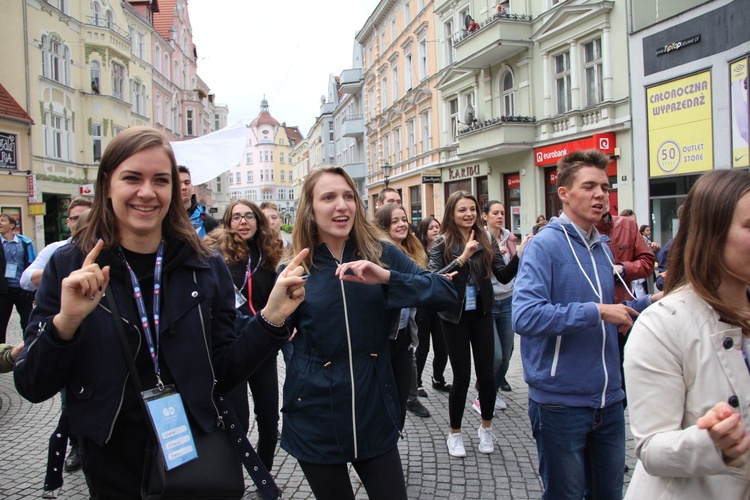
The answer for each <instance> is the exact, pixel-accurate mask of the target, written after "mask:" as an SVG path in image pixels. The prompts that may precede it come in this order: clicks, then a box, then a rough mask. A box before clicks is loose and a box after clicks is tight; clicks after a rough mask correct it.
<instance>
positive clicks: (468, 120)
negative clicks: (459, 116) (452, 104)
mask: <svg viewBox="0 0 750 500" xmlns="http://www.w3.org/2000/svg"><path fill="white" fill-rule="evenodd" d="M475 121H477V119H476V115H475V114H474V106H472V105H471V104H469V105H467V106H466V109H464V123H465V124H466V125H471V124H472V123H474V122H475Z"/></svg>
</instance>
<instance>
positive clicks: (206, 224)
mask: <svg viewBox="0 0 750 500" xmlns="http://www.w3.org/2000/svg"><path fill="white" fill-rule="evenodd" d="M177 171H178V172H179V174H180V197H181V198H182V205H183V206H184V207H185V210H187V213H188V217H190V222H191V223H192V224H193V227H194V228H195V232H196V233H198V237H199V238H200V239H203V238H205V236H206V235H207V234H208V233H210V232H211V231H213V230H214V229H216V228H217V227H219V223H218V222H216V219H214V218H213V217H211V216H210V215H209V214H207V213H206V207H204V206H202V205H199V204H198V201H197V200H196V199H195V194H194V193H193V181H192V178H191V177H190V170H189V169H188V168H187V167H185V166H182V165H180V166H178V167H177Z"/></svg>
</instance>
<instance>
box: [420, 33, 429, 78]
mask: <svg viewBox="0 0 750 500" xmlns="http://www.w3.org/2000/svg"><path fill="white" fill-rule="evenodd" d="M425 78H427V40H425V39H424V38H423V39H422V40H420V41H419V81H420V82H421V81H422V80H424V79H425Z"/></svg>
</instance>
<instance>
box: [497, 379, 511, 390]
mask: <svg viewBox="0 0 750 500" xmlns="http://www.w3.org/2000/svg"><path fill="white" fill-rule="evenodd" d="M500 390H501V391H503V392H511V391H512V390H513V389H511V388H510V384H509V383H508V381H507V380H505V379H503V381H502V382H500Z"/></svg>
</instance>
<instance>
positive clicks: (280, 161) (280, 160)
mask: <svg viewBox="0 0 750 500" xmlns="http://www.w3.org/2000/svg"><path fill="white" fill-rule="evenodd" d="M279 163H286V162H285V161H284V152H283V151H279Z"/></svg>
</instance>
